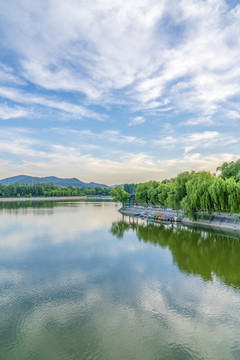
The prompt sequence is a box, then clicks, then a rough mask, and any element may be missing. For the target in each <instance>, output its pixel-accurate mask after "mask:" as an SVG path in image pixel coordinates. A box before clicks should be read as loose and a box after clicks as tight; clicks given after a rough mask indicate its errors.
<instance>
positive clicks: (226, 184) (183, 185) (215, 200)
mask: <svg viewBox="0 0 240 360" xmlns="http://www.w3.org/2000/svg"><path fill="white" fill-rule="evenodd" d="M217 171H219V172H220V175H219V176H217V175H216V174H211V173H210V172H207V171H200V172H195V171H192V172H183V173H181V174H179V175H178V176H176V177H174V178H172V179H165V180H163V181H162V182H159V181H149V182H145V183H141V184H138V185H137V187H136V192H135V196H136V200H137V201H139V202H142V203H146V204H152V205H160V206H164V207H167V208H171V209H175V210H177V211H178V210H180V209H181V210H183V211H184V212H185V214H186V215H187V216H188V217H190V218H192V219H194V218H197V217H198V216H199V215H204V214H208V215H211V213H212V212H227V213H231V214H233V213H239V212H240V160H238V161H236V162H233V161H232V162H230V163H227V162H225V163H223V164H222V166H221V167H218V168H217ZM111 195H112V196H113V198H114V199H116V200H117V201H121V202H123V203H124V202H126V201H127V200H128V199H129V194H128V193H127V192H126V191H124V189H123V188H121V187H117V188H115V189H113V190H112V191H111Z"/></svg>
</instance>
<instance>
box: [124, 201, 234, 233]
mask: <svg viewBox="0 0 240 360" xmlns="http://www.w3.org/2000/svg"><path fill="white" fill-rule="evenodd" d="M147 210H148V211H152V212H156V213H157V212H160V213H165V214H171V215H173V216H176V217H178V218H179V219H180V221H181V223H182V224H183V225H191V226H198V227H205V228H206V227H208V228H213V229H214V228H215V229H221V230H226V231H234V232H236V231H237V232H240V215H239V214H236V215H228V214H217V213H214V214H212V215H211V216H207V218H206V219H202V218H201V216H200V215H199V216H198V219H197V220H190V219H189V218H187V217H186V216H184V214H183V211H179V212H178V213H177V212H176V211H175V210H171V209H163V208H159V207H150V206H149V207H143V206H123V207H122V208H121V209H119V212H120V213H121V214H123V215H127V216H134V215H135V216H136V214H140V213H141V212H144V211H147Z"/></svg>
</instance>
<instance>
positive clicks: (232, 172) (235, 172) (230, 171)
mask: <svg viewBox="0 0 240 360" xmlns="http://www.w3.org/2000/svg"><path fill="white" fill-rule="evenodd" d="M219 170H220V171H221V175H220V176H221V177H222V178H223V179H229V178H231V177H233V178H234V179H235V180H236V181H239V180H240V159H239V160H237V161H235V162H234V161H231V162H229V163H228V162H225V163H223V164H222V166H219V167H218V168H217V171H219Z"/></svg>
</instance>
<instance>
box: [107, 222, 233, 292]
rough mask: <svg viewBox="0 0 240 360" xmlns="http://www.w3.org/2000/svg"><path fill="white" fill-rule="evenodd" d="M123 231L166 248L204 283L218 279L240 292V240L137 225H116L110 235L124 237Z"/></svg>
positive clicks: (183, 266) (196, 230)
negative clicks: (130, 231) (134, 233)
mask: <svg viewBox="0 0 240 360" xmlns="http://www.w3.org/2000/svg"><path fill="white" fill-rule="evenodd" d="M124 223H125V225H124ZM118 227H119V229H118ZM124 227H125V230H127V229H133V230H135V231H136V234H137V237H138V239H139V240H140V241H144V242H151V243H153V244H154V245H159V246H161V247H167V248H168V249H169V250H170V251H171V253H172V256H173V261H174V263H175V264H176V265H177V266H178V268H179V269H180V270H181V271H183V272H185V273H187V274H194V275H200V276H201V277H202V279H203V280H204V281H208V280H211V279H212V277H213V276H214V275H215V276H217V277H218V278H219V279H220V280H221V281H222V282H223V283H225V284H226V285H228V286H232V287H233V288H235V289H240V271H239V254H240V241H239V239H236V238H233V237H230V236H223V235H219V234H216V233H212V232H210V231H201V230H199V229H196V228H188V229H186V228H182V227H181V226H176V227H174V226H172V227H165V226H164V225H162V226H157V225H156V224H148V225H146V224H144V225H138V224H128V223H126V222H124V221H120V222H118V223H114V224H113V227H112V229H111V232H112V234H113V235H116V234H118V233H120V234H121V237H123V235H124V231H125V230H124ZM112 230H114V231H112Z"/></svg>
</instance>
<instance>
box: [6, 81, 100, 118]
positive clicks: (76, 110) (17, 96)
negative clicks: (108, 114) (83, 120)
mask: <svg viewBox="0 0 240 360" xmlns="http://www.w3.org/2000/svg"><path fill="white" fill-rule="evenodd" d="M0 96H1V97H3V98H6V99H9V100H12V101H15V102H17V103H21V104H35V105H40V106H45V107H49V108H54V109H58V110H61V111H64V112H67V113H70V114H73V115H75V116H80V117H87V118H94V119H96V120H103V119H104V116H102V115H99V114H97V113H95V112H94V111H91V110H89V109H87V108H84V107H83V106H81V105H75V104H72V103H69V102H66V101H57V100H55V99H53V98H46V97H43V96H38V95H32V94H29V93H26V92H23V91H21V90H17V89H13V88H6V87H2V88H0Z"/></svg>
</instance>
